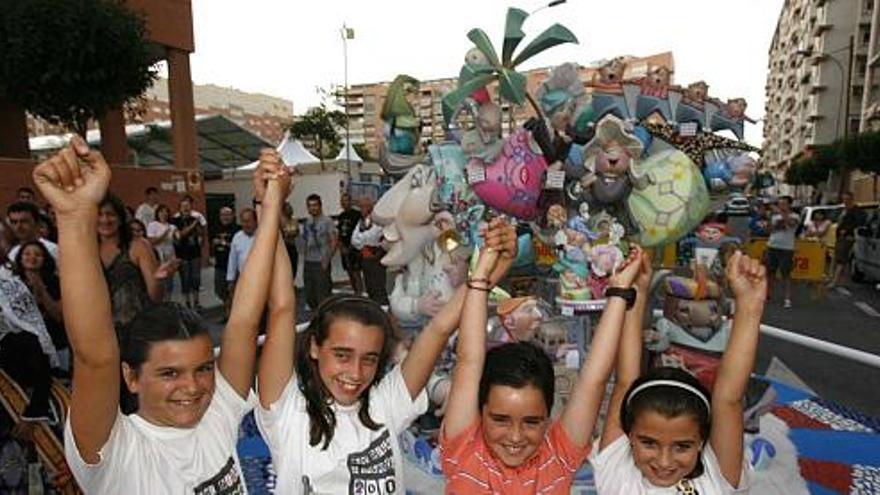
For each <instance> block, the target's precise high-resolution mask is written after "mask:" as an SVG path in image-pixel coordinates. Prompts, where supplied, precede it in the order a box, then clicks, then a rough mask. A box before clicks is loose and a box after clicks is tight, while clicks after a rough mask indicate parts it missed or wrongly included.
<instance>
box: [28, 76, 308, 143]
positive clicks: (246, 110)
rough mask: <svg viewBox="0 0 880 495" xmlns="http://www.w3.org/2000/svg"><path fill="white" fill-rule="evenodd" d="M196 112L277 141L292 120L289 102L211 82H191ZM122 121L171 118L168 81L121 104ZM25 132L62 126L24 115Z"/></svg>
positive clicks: (42, 131) (34, 133) (35, 133)
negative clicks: (220, 116) (123, 115)
mask: <svg viewBox="0 0 880 495" xmlns="http://www.w3.org/2000/svg"><path fill="white" fill-rule="evenodd" d="M193 103H194V106H195V113H196V114H221V115H224V116H226V117H228V118H229V119H231V120H232V121H234V122H235V123H237V124H238V125H240V126H242V127H244V128H245V129H248V130H250V131H251V132H253V133H255V134H257V135H258V136H260V137H262V138H263V139H265V140H266V141H268V142H270V143H279V142H281V139H282V137H283V136H284V129H285V128H286V126H287V125H289V124H290V122H291V121H292V120H293V102H292V101H290V100H285V99H283V98H277V97H274V96H268V95H264V94H259V93H248V92H245V91H240V90H237V89H234V88H226V87H222V86H217V85H214V84H194V85H193ZM125 119H126V123H128V124H133V123H143V122H156V121H162V120H170V119H171V105H170V99H169V95H168V81H167V80H165V79H158V80H156V83H155V84H154V85H153V86H152V87H150V88H148V89H147V91H146V92H145V93H144V95H143V96H142V97H141V98H140V99H138V100H136V101H135V102H134V103H133V104H131V105H128V106H127V107H126V108H125ZM27 125H28V134H29V135H30V136H40V135H47V134H60V133H63V132H64V129H62V128H60V127H58V126H54V125H52V124H49V123H48V122H45V121H43V120H41V119H36V118H33V117H32V116H30V115H28V124H27Z"/></svg>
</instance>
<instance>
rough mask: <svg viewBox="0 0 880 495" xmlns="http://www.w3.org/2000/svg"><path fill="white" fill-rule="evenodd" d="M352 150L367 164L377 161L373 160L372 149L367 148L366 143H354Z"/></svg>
mask: <svg viewBox="0 0 880 495" xmlns="http://www.w3.org/2000/svg"><path fill="white" fill-rule="evenodd" d="M351 146H352V148H354V151H355V152H356V153H357V154H358V156H360V157H361V158H362V159H363V160H364V161H365V162H374V161H376V159H375V158H373V154H372V153H370V148H368V147H367V144H366V143H352V145H351Z"/></svg>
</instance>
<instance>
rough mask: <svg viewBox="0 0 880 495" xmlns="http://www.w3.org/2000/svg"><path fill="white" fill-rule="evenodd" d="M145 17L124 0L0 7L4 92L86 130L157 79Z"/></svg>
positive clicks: (39, 0)
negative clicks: (96, 120) (130, 8)
mask: <svg viewBox="0 0 880 495" xmlns="http://www.w3.org/2000/svg"><path fill="white" fill-rule="evenodd" d="M154 62H155V57H154V55H153V53H152V52H151V49H150V45H149V44H148V42H147V40H146V27H145V21H144V19H143V18H142V17H141V16H140V15H138V14H135V13H133V12H132V11H130V10H129V9H128V8H127V7H126V6H125V5H124V4H123V3H122V2H121V1H119V0H77V1H75V2H71V1H68V0H27V1H16V2H4V5H3V8H2V9H0V96H2V97H4V98H6V99H8V100H10V101H12V102H14V103H17V104H19V105H21V106H22V107H23V108H24V109H25V110H27V111H29V112H31V113H32V114H34V115H37V116H39V117H42V118H44V119H46V120H48V121H49V122H51V123H53V124H62V125H65V126H66V127H68V128H70V129H72V130H75V131H76V132H77V133H79V134H81V135H85V132H86V129H87V128H88V123H89V120H91V119H94V118H97V117H100V116H101V115H103V114H104V113H105V112H107V111H108V110H111V109H113V108H116V107H119V106H120V105H122V104H124V103H126V102H128V101H129V100H131V99H133V98H136V97H138V96H139V95H140V94H142V93H143V92H144V91H145V90H146V89H147V88H148V87H149V86H150V85H151V84H152V83H153V81H154V80H155V78H156V72H155V69H154V68H152V65H153V63H154Z"/></svg>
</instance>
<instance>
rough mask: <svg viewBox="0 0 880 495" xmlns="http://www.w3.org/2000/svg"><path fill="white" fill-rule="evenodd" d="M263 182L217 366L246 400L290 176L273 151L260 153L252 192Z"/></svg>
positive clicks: (252, 374)
mask: <svg viewBox="0 0 880 495" xmlns="http://www.w3.org/2000/svg"><path fill="white" fill-rule="evenodd" d="M267 179H268V185H266V186H265V188H266V189H265V191H266V193H265V197H264V199H263V212H262V215H261V218H260V225H259V227H258V228H257V233H256V237H255V238H254V243H253V246H252V247H251V251H250V253H249V254H248V257H247V260H246V261H245V265H244V269H243V270H242V274H241V277H240V278H239V280H238V283H237V285H236V288H235V294H234V295H233V298H232V309H231V311H230V314H229V322H228V323H227V324H226V330H225V331H224V332H223V341H222V347H221V351H220V358H219V362H218V365H219V368H220V372H221V373H222V374H223V377H224V378H226V381H228V382H229V384H230V385H232V387H233V388H234V389H235V390H236V392H238V394H239V395H241V396H242V397H247V395H248V391H249V390H250V387H251V384H252V383H253V380H254V363H255V360H256V356H257V342H256V337H257V329H258V326H259V323H260V317H262V315H263V309H264V308H265V307H266V298H267V296H268V293H269V283H270V281H271V277H272V266H273V265H274V263H275V252H276V249H275V248H276V244H278V229H279V225H280V224H279V222H280V218H281V204H282V203H283V202H284V199H285V198H286V197H287V193H288V192H290V175H289V174H288V173H287V170H286V169H285V168H284V167H283V164H282V163H281V159H280V157H279V156H278V154H277V152H276V151H275V150H263V152H262V153H261V155H260V170H257V171H256V172H255V173H254V181H255V182H256V183H258V184H256V186H255V189H259V188H261V187H263V184H264V181H266V180H267Z"/></svg>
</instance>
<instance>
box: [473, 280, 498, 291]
mask: <svg viewBox="0 0 880 495" xmlns="http://www.w3.org/2000/svg"><path fill="white" fill-rule="evenodd" d="M467 288H468V289H473V290H478V291H480V292H487V293H488V292H492V289H491V288H489V287H479V286H477V285H474V284H473V283H471V281H470V280H468V282H467Z"/></svg>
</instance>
